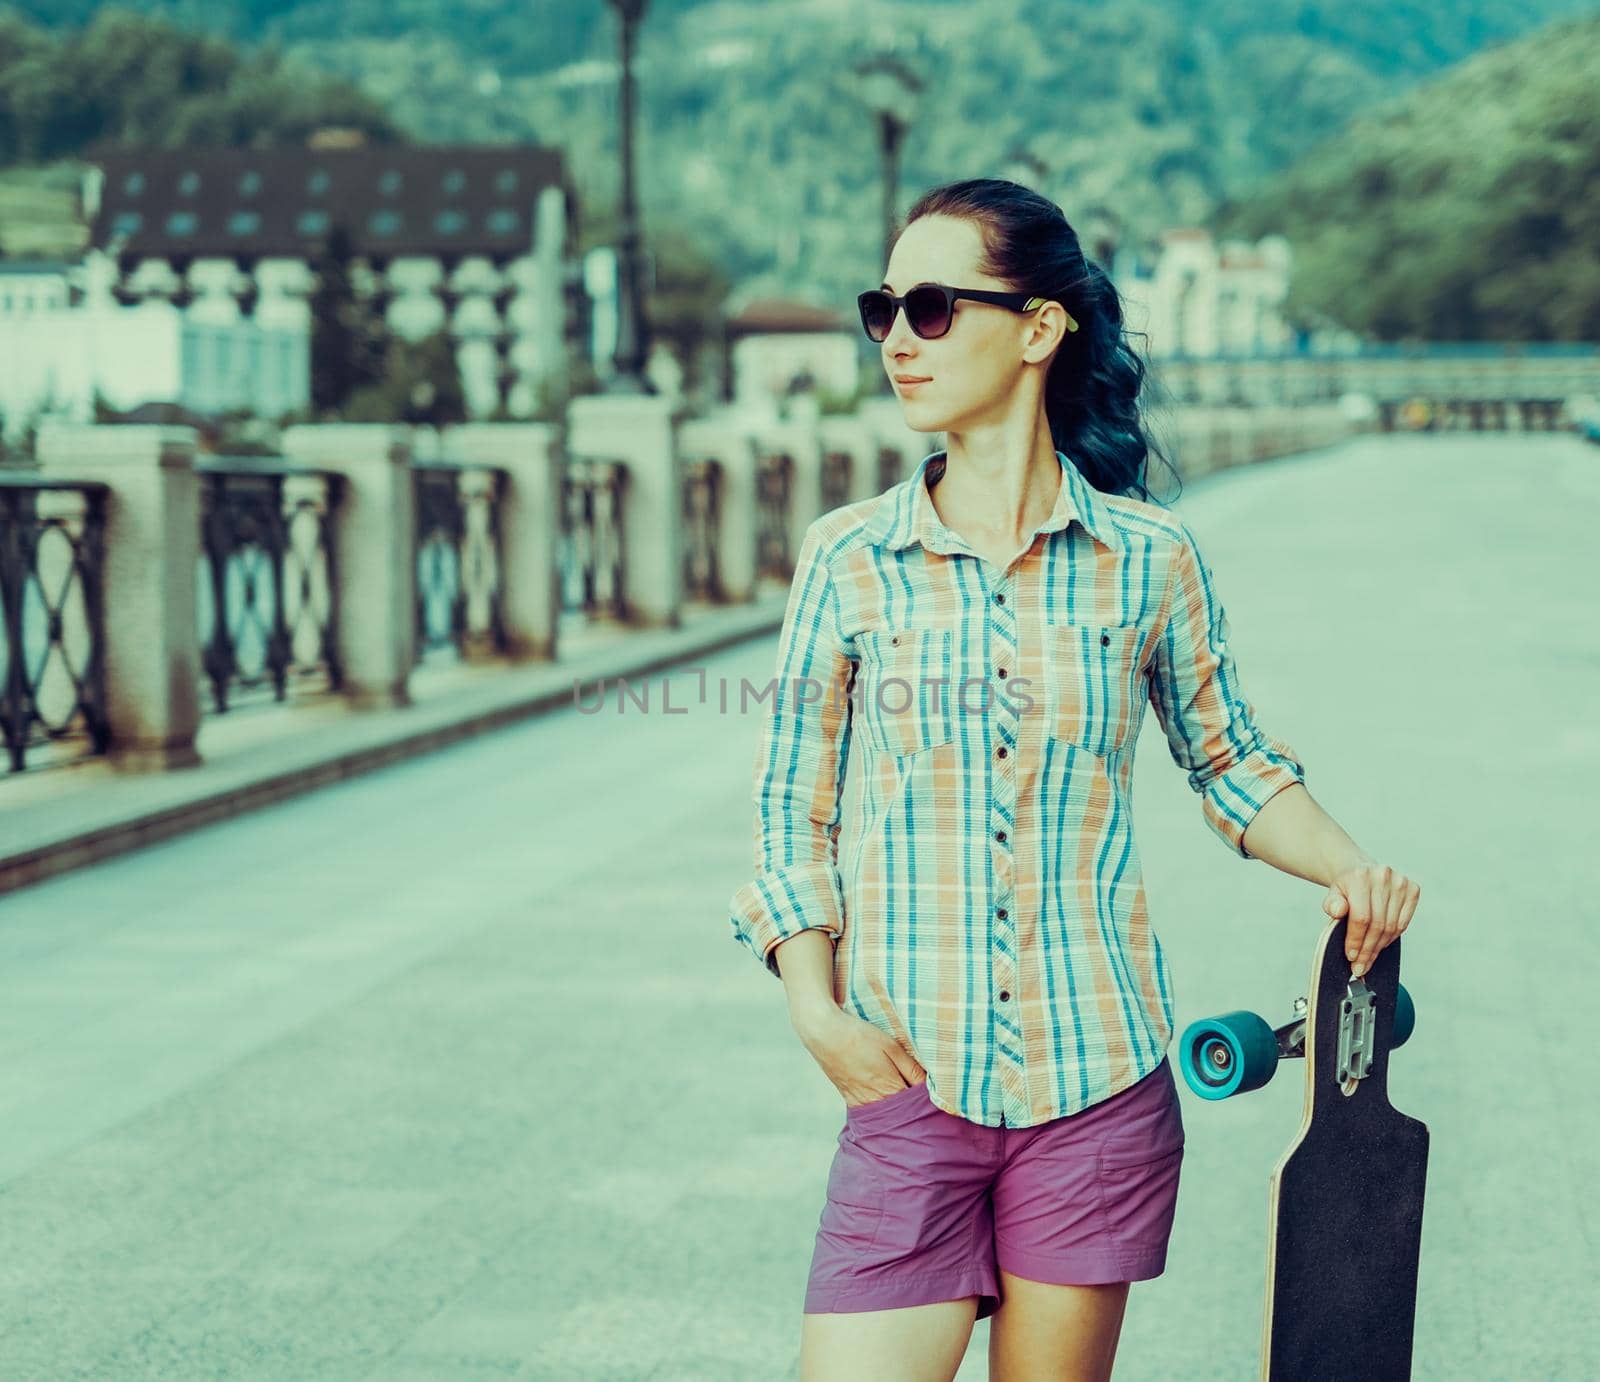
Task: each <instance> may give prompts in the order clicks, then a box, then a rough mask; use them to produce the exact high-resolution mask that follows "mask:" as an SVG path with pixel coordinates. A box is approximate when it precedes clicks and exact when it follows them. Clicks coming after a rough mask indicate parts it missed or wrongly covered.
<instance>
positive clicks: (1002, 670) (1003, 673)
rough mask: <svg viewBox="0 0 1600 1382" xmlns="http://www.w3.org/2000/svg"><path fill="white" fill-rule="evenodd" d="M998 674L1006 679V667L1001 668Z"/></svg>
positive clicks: (1002, 678)
mask: <svg viewBox="0 0 1600 1382" xmlns="http://www.w3.org/2000/svg"><path fill="white" fill-rule="evenodd" d="M997 675H998V676H999V678H1000V679H1001V680H1002V681H1004V680H1005V675H1006V669H1005V668H1004V667H1002V668H1000V669H999V671H998V672H997Z"/></svg>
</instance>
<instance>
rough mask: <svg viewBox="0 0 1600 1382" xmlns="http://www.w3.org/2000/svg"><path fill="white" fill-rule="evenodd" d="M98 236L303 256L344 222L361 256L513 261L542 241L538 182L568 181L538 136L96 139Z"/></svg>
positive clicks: (93, 232)
mask: <svg viewBox="0 0 1600 1382" xmlns="http://www.w3.org/2000/svg"><path fill="white" fill-rule="evenodd" d="M88 161H89V162H91V163H93V164H94V165H95V166H97V167H99V168H100V169H101V170H103V172H104V174H105V180H104V182H103V184H102V187H101V191H100V205H99V208H98V210H97V211H96V213H95V216H94V218H93V220H92V222H91V224H90V242H91V243H92V244H93V245H95V246H96V247H97V248H101V249H107V248H111V241H112V240H113V239H114V238H116V237H117V236H118V234H119V232H121V233H123V235H124V236H125V238H124V239H123V240H122V242H121V245H122V249H123V251H124V252H125V253H128V254H130V255H134V256H136V257H137V256H152V257H157V258H164V259H175V258H180V257H182V258H194V257H197V256H229V257H231V256H241V257H243V256H248V257H251V258H255V257H259V256H262V255H275V256H287V257H290V258H305V257H307V256H308V255H310V254H311V253H313V252H314V250H315V248H316V245H317V243H318V242H319V240H320V239H321V238H322V237H323V236H325V235H326V234H327V232H328V230H329V229H330V228H331V227H332V226H333V225H335V224H342V225H343V226H344V227H345V229H346V230H347V231H348V233H349V235H350V239H351V248H352V250H353V252H354V253H356V254H360V255H364V256H369V257H380V258H389V257H392V256H394V255H400V254H421V255H439V256H452V257H454V256H460V255H463V254H484V255H490V256H493V257H494V258H496V259H497V260H504V259H507V258H514V257H516V256H517V255H520V254H524V253H526V252H527V251H528V249H529V248H530V247H531V245H532V243H533V234H534V224H533V216H534V211H535V207H536V204H537V201H538V195H539V192H540V191H541V190H542V189H543V188H545V187H547V186H550V185H552V184H554V185H558V186H561V187H563V188H565V189H566V191H567V194H568V206H569V211H568V215H569V217H570V216H571V215H572V214H573V210H572V207H573V197H572V185H571V183H570V181H569V179H568V177H567V174H566V168H565V165H564V162H563V159H562V156H561V152H560V150H558V149H552V148H548V147H543V146H539V145H530V144H511V145H488V144H474V145H366V146H361V147H355V148H337V147H333V148H280V149H139V148H122V147H116V146H101V147H98V148H96V149H94V150H92V151H91V152H90V154H89V155H88Z"/></svg>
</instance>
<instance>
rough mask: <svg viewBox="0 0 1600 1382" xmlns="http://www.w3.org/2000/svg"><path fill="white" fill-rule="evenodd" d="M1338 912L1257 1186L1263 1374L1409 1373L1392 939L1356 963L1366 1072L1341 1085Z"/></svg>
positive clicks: (1289, 1378)
mask: <svg viewBox="0 0 1600 1382" xmlns="http://www.w3.org/2000/svg"><path fill="white" fill-rule="evenodd" d="M1344 936H1345V922H1344V921H1343V920H1338V921H1333V922H1330V923H1329V925H1328V927H1327V929H1326V930H1325V931H1324V932H1323V934H1322V939H1321V942H1320V944H1319V946H1318V949H1317V952H1316V960H1315V962H1314V964H1313V966H1312V974H1311V984H1310V987H1309V989H1308V991H1307V1003H1308V1006H1307V1009H1306V1044H1305V1062H1306V1069H1305V1078H1306V1090H1305V1107H1304V1110H1303V1116H1302V1121H1301V1125H1300V1133H1299V1136H1298V1137H1297V1138H1296V1139H1295V1141H1294V1142H1293V1143H1291V1144H1290V1146H1289V1148H1288V1150H1287V1151H1286V1152H1285V1153H1284V1154H1283V1156H1282V1158H1281V1159H1280V1160H1279V1162H1278V1164H1277V1165H1276V1166H1275V1167H1273V1170H1272V1178H1271V1181H1270V1184H1269V1187H1268V1191H1267V1202H1268V1224H1267V1298H1266V1311H1265V1316H1264V1319H1263V1336H1262V1348H1261V1360H1262V1373H1261V1375H1262V1377H1263V1378H1264V1379H1266V1380H1267V1382H1324V1379H1326V1382H1347V1379H1350V1378H1354V1377H1359V1378H1361V1379H1363V1382H1394V1380H1395V1379H1407V1378H1409V1377H1410V1376H1411V1343H1412V1332H1413V1327H1414V1325H1415V1321H1416V1305H1417V1263H1418V1259H1419V1257H1420V1254H1421V1248H1422V1204H1423V1192H1424V1188H1425V1185H1426V1181H1427V1174H1428V1128H1427V1125H1426V1124H1424V1123H1421V1122H1419V1121H1418V1120H1417V1119H1415V1118H1409V1117H1407V1116H1406V1115H1405V1114H1403V1113H1401V1112H1400V1111H1399V1110H1398V1109H1396V1108H1395V1107H1394V1106H1393V1105H1392V1104H1391V1103H1390V1102H1389V1041H1390V1035H1391V1031H1392V1028H1393V1024H1394V1009H1395V999H1396V995H1397V994H1398V992H1399V987H1400V945H1401V942H1400V941H1399V940H1394V941H1391V942H1390V943H1389V944H1388V945H1387V946H1385V947H1384V948H1383V949H1382V950H1381V951H1379V952H1378V954H1377V956H1376V958H1375V959H1374V960H1373V964H1372V968H1371V969H1370V970H1369V971H1368V972H1367V973H1366V974H1365V975H1363V976H1362V979H1363V981H1364V982H1365V984H1366V985H1367V987H1368V988H1369V989H1371V990H1372V991H1373V994H1374V997H1375V999H1376V1007H1375V1010H1374V1014H1373V1021H1372V1026H1373V1037H1374V1043H1375V1044H1374V1049H1373V1051H1372V1068H1371V1072H1370V1073H1369V1074H1367V1075H1366V1076H1365V1077H1364V1078H1362V1079H1360V1080H1357V1081H1354V1085H1353V1089H1354V1092H1353V1093H1351V1094H1349V1095H1346V1094H1345V1093H1344V1092H1343V1088H1342V1086H1341V1082H1340V1079H1339V1070H1338V1055H1339V1022H1340V1017H1341V1013H1342V1004H1343V1000H1344V998H1345V994H1346V989H1347V985H1348V983H1349V979H1350V964H1349V961H1348V960H1346V959H1345V956H1344Z"/></svg>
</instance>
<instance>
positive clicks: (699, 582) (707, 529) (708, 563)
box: [683, 456, 722, 600]
mask: <svg viewBox="0 0 1600 1382" xmlns="http://www.w3.org/2000/svg"><path fill="white" fill-rule="evenodd" d="M721 513H722V464H721V462H720V461H718V460H717V459H716V457H714V456H707V457H703V458H700V459H697V460H691V461H687V462H685V464H684V474H683V593H684V595H685V596H686V597H687V598H688V599H691V600H720V599H721V598H722V573H721V570H720V568H719V567H718V565H717V546H718V542H717V534H718V528H719V525H720V521H721Z"/></svg>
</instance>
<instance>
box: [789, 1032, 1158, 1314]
mask: <svg viewBox="0 0 1600 1382" xmlns="http://www.w3.org/2000/svg"><path fill="white" fill-rule="evenodd" d="M1183 1142H1184V1132H1183V1114H1182V1113H1181V1111H1180V1110H1179V1107H1178V1089H1177V1085H1176V1083H1175V1082H1174V1080H1173V1077H1172V1067H1171V1065H1170V1064H1169V1062H1168V1061H1167V1060H1166V1059H1165V1058H1163V1059H1162V1061H1161V1064H1160V1065H1158V1066H1157V1067H1156V1068H1155V1069H1154V1070H1152V1071H1151V1072H1150V1073H1149V1074H1148V1075H1146V1076H1145V1077H1144V1078H1143V1079H1142V1080H1140V1081H1139V1082H1138V1083H1136V1084H1134V1085H1130V1086H1129V1087H1128V1088H1127V1089H1123V1090H1119V1091H1118V1092H1117V1093H1115V1094H1113V1095H1112V1096H1111V1097H1110V1098H1109V1099H1104V1100H1102V1101H1101V1102H1100V1103H1098V1104H1092V1105H1090V1107H1088V1108H1086V1109H1083V1110H1082V1111H1080V1112H1078V1113H1072V1114H1068V1115H1067V1116H1066V1117H1064V1118H1055V1119H1052V1120H1051V1121H1050V1122H1048V1123H1040V1124H1038V1125H1037V1126H1036V1127H1031V1128H1006V1127H999V1128H990V1127H985V1126H984V1125H982V1124H980V1123H973V1122H971V1121H969V1120H968V1119H965V1118H962V1117H960V1116H958V1115H956V1114H953V1113H948V1112H946V1111H945V1110H944V1109H942V1108H940V1107H939V1106H938V1105H937V1104H935V1103H934V1102H933V1101H932V1100H931V1099H929V1098H928V1087H927V1082H926V1081H925V1080H919V1081H918V1082H917V1083H916V1084H914V1085H908V1086H906V1088H904V1089H901V1090H897V1091H895V1093H893V1094H890V1095H888V1096H887V1097H886V1098H882V1099H874V1100H872V1101H870V1102H868V1103H865V1104H860V1105H857V1106H856V1107H854V1108H851V1107H846V1109H845V1123H844V1128H843V1129H842V1130H841V1132H840V1133H839V1150H838V1151H837V1152H836V1153H835V1154H834V1158H833V1169H832V1170H831V1172H830V1173H829V1176H828V1192H827V1203H826V1204H825V1205H824V1207H823V1210H822V1220H821V1224H820V1226H819V1228H818V1230H817V1244H816V1251H815V1252H814V1253H813V1255H812V1259H811V1274H810V1278H809V1280H808V1282H807V1285H806V1301H805V1313H807V1314H826V1313H836V1312H847V1311H857V1310H888V1309H895V1308H898V1307H900V1306H906V1305H925V1304H928V1303H929V1302H932V1301H938V1300H955V1299H959V1298H960V1297H963V1296H971V1295H976V1296H978V1297H980V1299H979V1301H978V1314H977V1318H978V1319H980V1320H981V1319H985V1318H987V1317H988V1316H990V1315H992V1314H994V1312H995V1311H996V1310H997V1309H999V1307H1000V1300H1001V1296H1000V1278H999V1273H998V1268H999V1267H1004V1268H1005V1269H1006V1270H1007V1271H1008V1272H1011V1273H1012V1274H1014V1275H1016V1276H1021V1277H1027V1278H1028V1279H1029V1280H1031V1281H1047V1282H1055V1283H1058V1284H1062V1285H1087V1284H1090V1283H1095V1282H1112V1281H1140V1280H1144V1279H1145V1278H1147V1277H1153V1276H1160V1275H1161V1273H1162V1271H1163V1270H1165V1268H1166V1259H1167V1239H1168V1237H1169V1236H1170V1234H1171V1232H1172V1219H1173V1212H1174V1210H1175V1209H1176V1207H1177V1200H1178V1173H1179V1167H1180V1164H1181V1163H1182V1161H1183Z"/></svg>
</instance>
